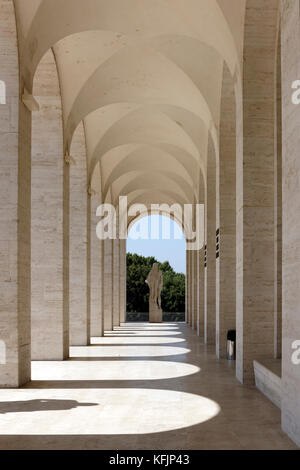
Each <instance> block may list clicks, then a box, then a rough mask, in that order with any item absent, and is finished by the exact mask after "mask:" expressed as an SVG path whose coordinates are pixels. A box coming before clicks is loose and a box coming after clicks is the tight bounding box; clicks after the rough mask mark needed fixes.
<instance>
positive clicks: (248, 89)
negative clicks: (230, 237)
mask: <svg viewBox="0 0 300 470" xmlns="http://www.w3.org/2000/svg"><path fill="white" fill-rule="evenodd" d="M277 7H278V2H277V0H270V1H268V2H264V3H263V2H262V3H258V2H257V1H256V0H248V2H247V11H246V17H245V41H244V42H245V44H244V74H243V117H242V119H243V126H244V129H243V134H244V135H243V145H240V144H239V143H237V145H238V153H237V158H238V164H237V165H238V166H237V181H239V180H241V181H242V183H243V185H242V188H241V187H240V184H239V183H238V189H239V190H240V191H241V193H240V194H238V193H237V250H238V258H237V288H236V292H237V305H236V307H237V362H236V367H237V377H238V379H239V380H240V381H241V382H242V383H246V384H253V383H254V370H253V360H254V359H257V360H264V359H265V358H272V357H273V356H274V249H275V242H274V154H275V151H276V150H275V133H274V129H275V125H274V124H275V105H274V104H275V103H274V97H275V70H276V53H275V50H276V46H275V45H276V38H277V27H278V8H277ZM238 135H239V134H238ZM239 137H240V136H239ZM239 151H240V153H239Z"/></svg>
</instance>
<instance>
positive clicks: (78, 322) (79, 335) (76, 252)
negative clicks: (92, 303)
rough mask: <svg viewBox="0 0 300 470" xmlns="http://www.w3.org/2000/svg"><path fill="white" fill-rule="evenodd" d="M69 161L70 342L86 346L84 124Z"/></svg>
mask: <svg viewBox="0 0 300 470" xmlns="http://www.w3.org/2000/svg"><path fill="white" fill-rule="evenodd" d="M71 156H72V158H74V160H75V162H74V163H75V164H71V165H70V345H73V346H86V345H88V344H89V341H90V309H89V308H88V285H87V282H88V273H87V267H88V263H87V229H88V220H87V218H88V213H87V209H88V208H87V202H88V197H89V196H88V194H87V169H86V148H85V135H84V128H83V125H82V124H81V125H80V126H79V127H78V129H77V131H76V133H75V135H74V137H73V142H72V148H71Z"/></svg>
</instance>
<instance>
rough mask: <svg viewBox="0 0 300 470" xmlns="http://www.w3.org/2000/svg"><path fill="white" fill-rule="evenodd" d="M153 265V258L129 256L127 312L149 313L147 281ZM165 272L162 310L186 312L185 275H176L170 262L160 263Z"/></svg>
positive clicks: (155, 261)
mask: <svg viewBox="0 0 300 470" xmlns="http://www.w3.org/2000/svg"><path fill="white" fill-rule="evenodd" d="M153 263H158V261H157V260H156V259H155V258H154V257H153V256H151V257H148V258H145V257H144V256H139V255H137V254H131V253H128V254H127V311H128V312H132V313H133V312H147V311H148V309H149V287H148V285H147V284H146V282H145V281H146V279H147V277H148V274H149V272H150V271H151V269H152V266H153ZM158 265H159V269H160V270H161V271H162V272H163V279H164V286H163V290H162V295H161V297H162V309H163V310H164V311H165V312H170V313H177V312H184V311H185V275H184V274H180V273H176V272H175V271H174V270H173V268H172V267H171V266H170V263H169V262H168V261H165V262H164V263H158Z"/></svg>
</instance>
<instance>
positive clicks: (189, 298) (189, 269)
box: [186, 250, 193, 325]
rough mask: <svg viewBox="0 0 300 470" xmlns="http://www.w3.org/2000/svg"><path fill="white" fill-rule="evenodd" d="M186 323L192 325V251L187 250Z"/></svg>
mask: <svg viewBox="0 0 300 470" xmlns="http://www.w3.org/2000/svg"><path fill="white" fill-rule="evenodd" d="M186 254H187V257H186V258H187V323H188V324H189V325H192V306H193V303H192V252H191V250H187V252H186Z"/></svg>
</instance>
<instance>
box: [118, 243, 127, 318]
mask: <svg viewBox="0 0 300 470" xmlns="http://www.w3.org/2000/svg"><path fill="white" fill-rule="evenodd" d="M126 269H127V265H126V240H120V323H125V322H126Z"/></svg>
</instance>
